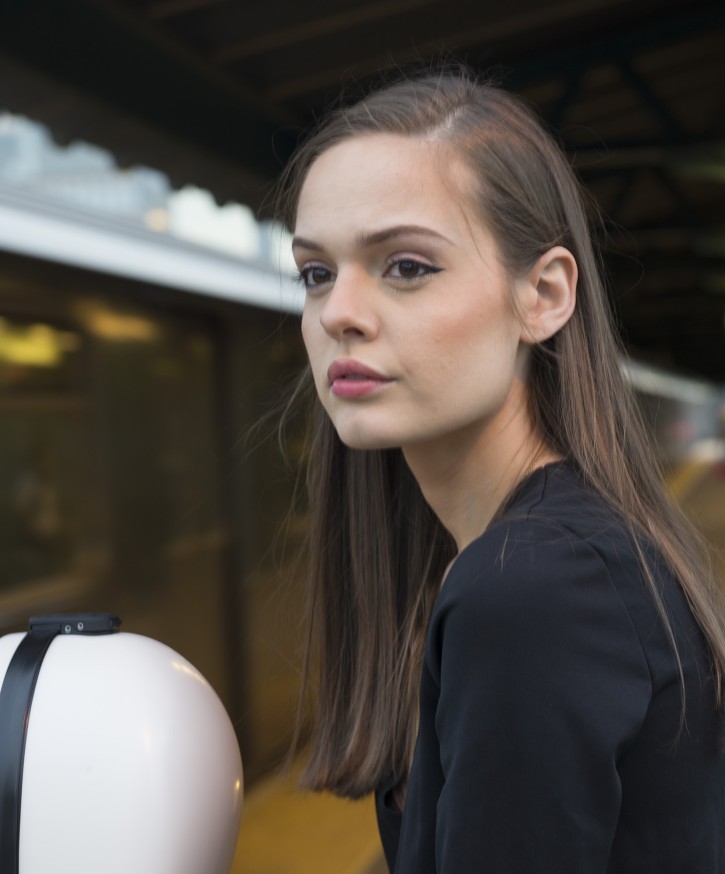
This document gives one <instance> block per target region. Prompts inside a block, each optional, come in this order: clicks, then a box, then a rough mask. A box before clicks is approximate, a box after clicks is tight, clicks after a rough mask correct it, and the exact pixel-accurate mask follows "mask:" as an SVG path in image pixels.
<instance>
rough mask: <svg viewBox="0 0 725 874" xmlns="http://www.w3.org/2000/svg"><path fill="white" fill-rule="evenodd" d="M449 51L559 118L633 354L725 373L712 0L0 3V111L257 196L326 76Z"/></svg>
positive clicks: (356, 74)
mask: <svg viewBox="0 0 725 874" xmlns="http://www.w3.org/2000/svg"><path fill="white" fill-rule="evenodd" d="M449 55H452V56H454V57H455V58H457V59H463V60H465V61H467V62H468V63H469V64H471V65H472V66H474V67H476V68H478V69H482V70H489V69H491V68H494V69H495V71H496V72H497V74H498V76H499V77H500V78H501V79H502V81H503V82H504V84H506V85H508V86H509V87H511V88H513V89H515V90H516V91H518V92H520V93H521V94H523V95H524V96H525V97H527V98H528V99H530V100H531V101H532V102H533V103H535V104H536V106H537V107H538V109H539V110H540V111H541V112H542V113H543V115H544V116H545V118H546V119H547V121H548V122H549V123H550V124H551V125H552V126H553V127H554V128H555V130H556V131H557V132H558V134H559V135H560V137H561V139H562V141H563V143H564V145H565V147H566V148H567V150H568V152H569V154H570V156H571V158H572V160H573V162H574V164H575V165H576V167H577V170H578V172H579V174H580V176H581V178H582V179H583V180H584V182H585V183H586V185H587V186H588V188H589V189H590V191H591V192H592V194H593V195H594V197H595V198H596V200H597V201H598V202H599V204H600V206H601V208H602V209H603V211H604V213H605V215H606V216H607V218H608V221H609V224H610V226H611V228H613V229H614V233H613V234H611V235H610V240H609V243H608V249H607V259H608V266H609V269H610V274H611V277H612V286H613V293H614V298H615V303H616V306H617V311H618V315H619V317H620V319H621V320H622V322H623V324H624V327H625V333H626V337H627V340H628V342H629V344H630V345H631V347H632V348H633V350H634V351H636V352H638V353H639V354H640V355H644V356H645V357H648V358H650V359H651V360H653V361H656V362H658V363H660V364H664V365H669V366H676V367H679V368H681V369H686V370H691V371H695V372H699V373H701V374H704V375H707V376H709V377H710V378H713V379H716V380H718V381H723V380H724V379H725V321H724V316H725V208H724V202H725V199H724V198H723V192H724V191H725V99H724V95H725V87H724V86H725V6H724V5H723V4H722V3H721V2H718V3H714V2H689V3H685V2H667V0H551V2H545V3H544V2H540V0H508V2H507V3H495V4H493V3H487V4H484V3H471V2H466V0H364V2H344V0H306V2H304V3H300V2H297V0H284V2H283V0H270V2H267V3H264V2H243V0H45V2H41V0H35V2H22V0H9V2H8V3H6V4H3V9H2V12H0V107H4V108H6V109H9V110H11V111H13V112H18V113H23V114H26V115H28V116H30V117H32V118H36V119H38V120H41V121H43V122H45V123H46V124H48V125H49V126H50V128H51V130H52V132H53V135H54V136H55V138H56V139H57V140H58V141H60V142H66V141H70V140H73V139H86V140H89V141H90V142H94V143H97V144H99V145H101V146H105V147H106V148H109V149H111V150H112V151H113V152H114V154H115V155H116V157H117V159H118V160H119V162H120V163H121V164H122V165H124V166H125V165H132V164H137V163H142V164H148V165H150V166H153V167H157V168H158V169H160V170H163V171H164V172H166V173H167V174H168V175H169V177H170V178H171V180H172V182H173V183H174V184H176V185H183V184H185V183H194V184H197V185H200V186H202V187H205V188H208V189H209V190H211V191H212V192H213V193H214V195H215V196H216V197H217V199H218V200H219V201H221V202H224V201H226V200H239V201H241V202H245V203H249V204H250V205H252V206H254V207H255V208H259V207H260V205H261V204H263V202H264V198H265V195H266V194H267V193H268V190H269V184H270V181H271V180H272V179H274V178H275V177H276V176H277V175H278V173H279V171H280V169H281V167H282V166H283V164H284V161H285V159H286V158H287V157H288V155H289V154H290V152H291V150H292V149H293V147H294V144H295V142H296V141H297V138H298V136H299V135H300V132H301V131H303V130H304V129H305V128H307V127H309V125H310V124H311V122H312V121H313V120H314V118H315V117H316V116H318V115H319V114H320V113H321V112H322V111H323V109H324V107H325V106H326V105H329V104H330V102H331V101H333V100H334V99H336V97H337V96H338V95H339V93H340V88H341V86H342V87H343V88H344V89H345V90H346V91H347V92H348V93H349V94H351V95H355V94H359V93H360V90H361V89H364V88H365V87H366V83H367V82H368V81H369V77H371V76H374V74H375V72H376V71H377V70H379V69H380V68H381V67H383V66H386V65H388V64H390V63H391V62H394V63H396V64H398V65H406V64H409V63H416V62H421V61H423V62H426V61H429V60H430V59H440V58H441V57H443V58H445V57H448V56H449Z"/></svg>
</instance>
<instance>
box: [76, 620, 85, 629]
mask: <svg viewBox="0 0 725 874" xmlns="http://www.w3.org/2000/svg"><path fill="white" fill-rule="evenodd" d="M76 628H77V629H78V631H83V629H84V628H85V626H84V625H83V623H82V622H79V623H78V625H76Z"/></svg>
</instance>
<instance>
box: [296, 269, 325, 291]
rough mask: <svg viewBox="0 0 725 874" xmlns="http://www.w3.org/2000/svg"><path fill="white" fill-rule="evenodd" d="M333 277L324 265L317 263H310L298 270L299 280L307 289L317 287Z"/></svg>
mask: <svg viewBox="0 0 725 874" xmlns="http://www.w3.org/2000/svg"><path fill="white" fill-rule="evenodd" d="M332 279H333V273H332V272H331V271H330V270H328V269H327V268H326V267H322V266H321V265H319V264H311V265H309V266H308V267H303V268H302V270H300V272H299V281H300V282H301V283H302V284H303V285H304V286H305V288H307V289H313V288H318V287H319V286H320V285H327V283H328V282H331V281H332Z"/></svg>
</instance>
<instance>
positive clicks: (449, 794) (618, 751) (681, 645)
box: [376, 462, 725, 874]
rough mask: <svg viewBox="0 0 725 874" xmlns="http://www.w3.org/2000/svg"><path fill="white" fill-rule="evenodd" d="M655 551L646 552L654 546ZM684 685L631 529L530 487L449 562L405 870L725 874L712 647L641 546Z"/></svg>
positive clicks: (389, 843) (436, 613)
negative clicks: (669, 624)
mask: <svg viewBox="0 0 725 874" xmlns="http://www.w3.org/2000/svg"><path fill="white" fill-rule="evenodd" d="M645 548H646V547H645ZM647 554H648V559H649V566H650V567H651V569H652V572H653V573H654V576H655V580H656V585H657V589H658V591H659V592H660V594H661V596H662V599H663V601H664V603H665V605H666V609H667V612H668V615H669V617H670V618H671V621H672V624H673V627H674V633H675V637H676V640H677V646H678V649H679V654H680V658H681V661H682V667H683V669H684V675H685V717H686V718H685V723H684V726H681V723H680V717H681V712H682V695H681V689H680V679H679V672H678V666H677V662H676V659H675V657H674V655H673V651H672V647H671V645H670V642H669V640H668V638H667V635H666V633H665V630H664V627H663V624H662V621H661V619H660V617H659V615H658V613H657V610H656V608H655V605H654V601H653V597H652V595H651V592H650V590H649V589H648V587H647V584H646V582H645V579H644V577H643V574H642V571H641V567H640V564H639V562H638V559H637V554H636V549H635V544H634V541H633V539H632V537H631V536H630V534H629V533H628V531H627V530H626V527H625V526H624V524H623V522H622V520H621V518H620V517H619V516H617V515H616V514H615V513H614V512H613V511H612V510H611V509H610V508H609V507H608V506H607V505H606V504H605V503H604V502H603V501H602V500H601V499H600V498H599V497H598V495H597V494H596V493H595V492H594V491H593V490H592V489H591V488H590V487H588V486H587V485H586V484H585V483H584V482H583V480H582V479H581V478H580V477H579V476H578V475H577V473H576V472H575V470H574V468H573V467H572V466H571V465H569V464H567V463H563V462H560V463H556V464H552V465H548V466H547V467H545V468H542V469H540V470H537V471H535V472H534V473H533V474H532V475H531V476H529V477H528V478H527V479H526V480H525V481H524V483H522V485H521V486H520V487H519V489H518V491H517V493H516V494H515V495H514V497H513V499H512V500H511V501H510V503H509V505H508V507H507V509H506V511H505V513H504V515H503V517H502V518H501V519H500V520H499V521H497V522H495V523H494V524H493V525H491V526H490V527H489V528H488V530H487V531H486V532H485V533H484V534H483V535H482V536H481V537H479V538H478V540H476V541H475V542H474V543H472V544H471V545H470V546H468V547H467V548H466V549H465V550H463V552H462V553H461V554H460V556H459V557H458V558H457V560H456V562H455V564H454V565H453V567H452V569H451V571H450V573H449V575H448V577H447V579H446V582H445V584H444V586H443V588H442V590H441V593H440V595H439V597H438V600H437V602H436V605H435V607H434V610H433V614H432V617H431V621H430V626H429V629H428V635H427V639H426V648H425V660H424V666H423V673H422V679H421V687H420V728H419V733H418V741H417V744H416V750H415V755H414V759H413V764H412V768H411V772H410V776H409V781H408V792H407V799H406V803H405V809H404V814H403V815H402V816H401V815H400V814H398V813H396V812H395V811H394V810H393V809H392V807H391V805H390V803H389V794H390V793H389V790H390V789H391V788H392V786H393V785H394V783H395V780H394V779H392V780H391V781H389V782H388V783H387V784H386V785H384V786H381V787H380V790H379V791H378V793H377V798H376V801H377V811H378V821H379V825H380V832H381V837H382V839H383V845H384V849H385V854H386V858H387V860H388V864H389V865H390V868H391V870H394V872H395V874H429V872H430V874H433V872H437V874H477V872H481V874H725V833H724V827H725V822H724V816H725V804H724V798H723V796H724V792H723V787H724V786H725V770H724V763H723V755H722V748H721V746H720V745H718V743H717V734H718V726H717V725H716V716H715V705H714V686H713V682H712V678H711V669H710V663H709V659H708V655H707V652H706V648H705V645H704V641H703V638H702V635H701V633H700V631H699V629H698V627H697V625H696V624H695V622H694V620H693V618H692V615H691V613H690V610H689V608H688V606H687V603H686V601H685V599H684V597H683V595H682V592H681V590H680V588H679V586H678V585H677V584H676V583H675V581H674V580H673V578H672V577H671V575H670V574H669V572H668V571H667V569H666V568H665V567H664V563H663V562H662V560H661V557H660V556H658V555H657V554H656V553H655V552H654V551H653V550H652V549H647Z"/></svg>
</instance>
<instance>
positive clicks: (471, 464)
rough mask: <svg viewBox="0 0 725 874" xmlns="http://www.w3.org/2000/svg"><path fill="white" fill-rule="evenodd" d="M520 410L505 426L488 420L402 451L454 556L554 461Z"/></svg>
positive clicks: (553, 457)
mask: <svg viewBox="0 0 725 874" xmlns="http://www.w3.org/2000/svg"><path fill="white" fill-rule="evenodd" d="M524 409H525V405H524ZM524 409H522V410H521V411H520V414H519V415H514V416H513V417H509V418H507V420H506V421H505V422H501V421H497V420H493V421H491V422H488V423H486V424H485V425H483V426H478V427H476V428H468V429H462V430H460V431H458V432H456V433H455V434H447V435H446V436H445V437H444V438H440V439H438V440H436V441H429V442H427V443H426V444H424V445H421V444H416V445H413V446H407V447H404V449H403V453H404V455H405V459H406V462H407V464H408V466H409V467H410V469H411V471H412V473H413V475H414V476H415V478H416V480H417V481H418V484H419V485H420V488H421V490H422V492H423V495H424V497H425V499H426V501H427V502H428V504H429V505H430V507H431V509H432V510H433V512H434V513H435V514H436V516H438V518H439V519H440V521H441V523H442V524H443V525H444V526H445V527H446V528H447V530H448V531H450V533H451V534H452V536H453V538H454V539H455V541H456V545H457V547H458V551H459V552H460V551H461V550H462V549H464V548H465V547H466V546H468V544H469V543H471V542H472V541H473V540H475V539H476V538H477V537H478V536H479V535H480V534H482V533H483V531H484V530H485V529H486V527H487V526H488V524H489V522H490V521H491V519H492V518H493V517H494V515H495V513H496V511H497V509H498V508H499V506H500V505H501V503H502V501H503V500H504V499H505V498H506V496H507V495H508V494H509V493H510V492H511V490H512V489H513V488H514V487H515V486H516V485H517V484H518V483H519V482H521V480H522V479H524V477H526V476H527V475H528V474H529V473H531V472H532V471H533V470H535V469H536V468H537V467H541V466H542V465H544V464H546V463H548V462H550V461H553V460H555V458H556V456H555V454H554V453H553V452H551V451H550V450H549V449H548V448H547V447H546V445H545V444H544V443H543V442H542V440H541V439H540V438H539V437H538V435H537V434H536V433H535V430H534V427H533V424H532V423H531V422H530V419H529V417H528V414H526V413H525V412H524Z"/></svg>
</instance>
